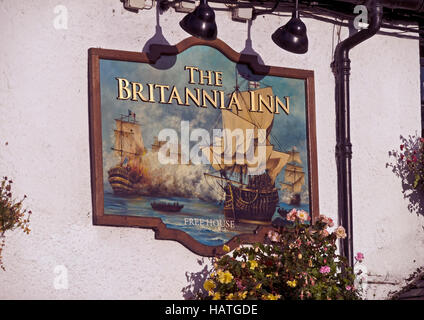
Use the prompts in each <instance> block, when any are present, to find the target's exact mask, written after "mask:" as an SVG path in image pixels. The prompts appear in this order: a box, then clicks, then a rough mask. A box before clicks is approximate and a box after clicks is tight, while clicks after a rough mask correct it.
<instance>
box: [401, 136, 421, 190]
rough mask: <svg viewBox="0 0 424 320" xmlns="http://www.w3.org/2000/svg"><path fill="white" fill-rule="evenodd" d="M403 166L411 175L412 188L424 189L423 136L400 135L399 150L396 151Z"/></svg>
mask: <svg viewBox="0 0 424 320" xmlns="http://www.w3.org/2000/svg"><path fill="white" fill-rule="evenodd" d="M396 156H398V158H399V160H400V162H401V163H403V164H404V168H405V169H406V171H408V172H409V173H410V174H411V175H412V177H413V184H412V186H413V188H414V189H420V190H424V138H421V137H416V136H415V137H409V139H406V138H403V137H402V144H401V145H400V152H398V153H396Z"/></svg>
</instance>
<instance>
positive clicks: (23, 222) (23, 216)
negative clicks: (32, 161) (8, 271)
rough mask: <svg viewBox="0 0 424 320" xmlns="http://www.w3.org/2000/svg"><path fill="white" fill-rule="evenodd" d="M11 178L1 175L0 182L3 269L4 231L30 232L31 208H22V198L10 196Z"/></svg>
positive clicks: (0, 232)
mask: <svg viewBox="0 0 424 320" xmlns="http://www.w3.org/2000/svg"><path fill="white" fill-rule="evenodd" d="M12 183H13V181H12V180H9V179H8V178H7V177H3V179H2V181H1V183H0V268H2V269H3V270H5V268H4V265H3V262H2V251H3V248H4V245H5V232H6V231H8V230H15V229H17V228H20V229H22V231H23V232H25V233H26V234H29V233H30V231H31V230H30V229H29V217H30V215H31V210H29V211H27V210H26V209H23V208H22V205H23V201H24V200H25V198H26V196H24V197H23V199H21V200H19V201H16V200H14V199H13V198H12V191H11V190H12Z"/></svg>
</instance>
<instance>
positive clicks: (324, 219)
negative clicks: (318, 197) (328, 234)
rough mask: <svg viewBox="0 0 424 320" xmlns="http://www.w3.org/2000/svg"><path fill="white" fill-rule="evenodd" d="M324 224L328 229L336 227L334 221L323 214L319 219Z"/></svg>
mask: <svg viewBox="0 0 424 320" xmlns="http://www.w3.org/2000/svg"><path fill="white" fill-rule="evenodd" d="M318 219H319V220H320V221H321V222H322V223H325V224H326V225H327V226H328V227H330V228H332V227H333V226H334V222H333V219H331V218H329V217H326V216H325V215H323V214H321V215H320V216H319V218H318Z"/></svg>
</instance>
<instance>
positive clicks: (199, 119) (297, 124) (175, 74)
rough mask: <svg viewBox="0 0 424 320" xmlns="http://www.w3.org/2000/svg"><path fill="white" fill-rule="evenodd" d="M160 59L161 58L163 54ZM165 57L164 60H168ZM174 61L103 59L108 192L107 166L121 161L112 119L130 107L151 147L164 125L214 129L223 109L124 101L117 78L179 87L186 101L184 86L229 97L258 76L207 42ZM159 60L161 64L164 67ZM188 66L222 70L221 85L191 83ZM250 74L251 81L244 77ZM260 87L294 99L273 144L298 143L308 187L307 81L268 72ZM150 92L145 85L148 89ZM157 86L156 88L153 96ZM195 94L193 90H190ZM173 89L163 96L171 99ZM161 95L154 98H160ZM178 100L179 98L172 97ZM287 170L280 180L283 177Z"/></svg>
mask: <svg viewBox="0 0 424 320" xmlns="http://www.w3.org/2000/svg"><path fill="white" fill-rule="evenodd" d="M161 59H162V58H161ZM165 59H166V58H165ZM173 62H175V64H174V65H173V66H171V67H169V68H168V69H166V70H163V65H164V64H166V61H164V60H162V61H161V60H159V62H158V65H157V66H156V67H155V66H152V65H149V64H143V63H134V62H123V61H114V60H104V59H101V60H100V81H101V108H102V134H103V161H104V178H105V179H104V182H105V188H106V190H110V187H109V186H108V183H107V176H106V172H107V170H108V169H109V168H110V167H111V166H113V165H115V164H116V163H117V162H118V159H117V158H116V157H115V156H114V154H113V152H112V150H111V147H112V146H113V130H114V129H115V122H114V119H115V118H117V117H119V115H120V114H128V109H130V110H132V111H133V112H135V113H136V115H137V120H138V121H139V122H140V123H141V126H142V133H143V140H144V145H145V146H146V147H147V148H148V149H150V148H151V144H152V143H153V139H154V136H157V135H158V133H159V131H160V130H161V129H163V128H172V129H175V130H176V131H177V132H178V133H179V132H180V126H181V120H182V119H183V120H186V121H190V130H193V129H196V128H203V129H206V130H208V131H210V130H212V129H213V128H221V115H220V114H221V112H220V111H219V109H215V108H213V107H212V106H209V107H208V108H201V107H200V108H199V107H197V106H196V105H194V104H192V105H191V106H179V105H177V104H176V103H175V104H173V105H168V104H159V103H147V102H142V101H137V102H134V101H129V100H128V101H122V100H118V99H117V94H118V89H117V88H118V86H117V80H116V79H115V78H117V77H120V78H126V79H127V80H129V81H135V82H140V83H142V84H143V85H144V84H146V83H155V84H163V85H169V86H171V88H172V86H174V85H175V86H176V87H177V88H178V90H179V93H180V95H181V97H182V99H183V100H184V87H188V88H191V89H194V88H204V89H206V90H208V92H209V90H211V89H217V90H223V91H225V93H226V95H227V94H230V93H231V92H232V91H234V88H235V86H236V83H237V84H238V85H239V87H240V90H241V91H244V90H248V80H247V79H253V80H258V79H255V78H254V77H253V76H252V74H251V72H250V70H249V69H248V67H247V66H244V65H243V66H238V68H236V64H235V63H234V62H232V61H230V60H229V59H227V58H226V57H225V56H224V55H223V54H222V53H221V52H219V51H218V50H216V49H214V48H212V47H209V46H194V47H191V48H189V49H187V50H185V51H184V52H182V53H180V54H179V55H178V56H177V58H176V60H175V57H174V60H173ZM160 64H161V65H160ZM185 66H196V67H199V68H201V69H202V70H215V71H222V72H223V77H222V82H223V86H222V87H213V86H201V85H199V84H194V85H191V84H189V83H188V81H189V72H188V71H187V70H184V67H185ZM246 78H247V79H246ZM259 82H260V86H261V87H268V86H271V87H272V89H273V93H274V95H276V96H278V97H279V98H280V99H281V100H282V101H284V98H283V97H285V96H289V97H290V114H289V115H286V114H285V113H284V112H282V110H281V109H280V114H276V115H275V117H274V125H273V128H272V131H271V143H272V144H274V149H277V150H279V151H288V150H290V149H291V148H292V147H293V146H296V148H297V149H298V151H299V152H300V155H301V159H302V162H303V165H304V169H305V172H306V177H305V178H306V185H307V183H308V172H307V143H306V138H307V137H306V110H305V82H304V81H303V80H299V79H289V78H281V77H274V76H265V77H263V78H262V79H260V81H259ZM145 91H147V88H145ZM157 91H158V90H157V89H156V90H155V94H156V92H157ZM192 91H193V92H194V90H192ZM168 94H169V92H167V93H166V94H165V96H166V97H168ZM158 100H159V99H158V98H156V101H158ZM174 101H175V100H174ZM283 173H284V170H283V171H282V172H281V173H280V174H279V176H278V177H277V180H276V184H277V186H279V184H278V182H282V181H283Z"/></svg>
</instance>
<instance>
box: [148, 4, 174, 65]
mask: <svg viewBox="0 0 424 320" xmlns="http://www.w3.org/2000/svg"><path fill="white" fill-rule="evenodd" d="M164 10H166V8H165V9H163V8H162V7H161V4H160V1H157V2H156V29H155V34H154V35H153V36H152V37H151V38H150V39H149V40H147V41H146V43H145V44H144V47H143V52H147V56H149V54H150V46H151V45H152V44H160V45H166V46H169V45H170V43H169V41H168V40H166V38H165V36H164V35H163V33H162V27H161V25H160V18H159V16H160V15H161V14H162V13H163V12H164ZM176 61H177V56H176V55H172V56H161V57H160V58H159V59H158V60H157V61H156V63H155V64H151V66H152V67H154V68H156V69H159V70H166V69H170V68H171V67H172V66H174V65H175V62H176Z"/></svg>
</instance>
